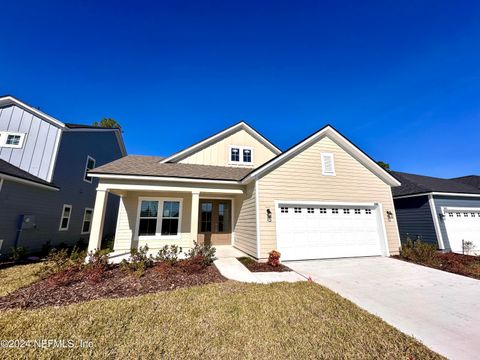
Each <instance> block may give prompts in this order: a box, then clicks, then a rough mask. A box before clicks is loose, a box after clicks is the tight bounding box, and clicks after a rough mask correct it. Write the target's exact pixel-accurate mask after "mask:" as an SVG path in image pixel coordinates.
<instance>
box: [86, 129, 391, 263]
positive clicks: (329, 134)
mask: <svg viewBox="0 0 480 360" xmlns="http://www.w3.org/2000/svg"><path fill="white" fill-rule="evenodd" d="M90 174H91V176H92V177H96V178H99V179H100V182H99V185H98V190H97V199H96V202H95V211H94V218H93V223H92V232H91V235H90V244H89V248H90V249H95V248H98V246H99V244H100V239H101V236H100V234H101V232H102V226H103V212H104V210H103V209H104V206H105V205H104V201H105V198H106V194H108V193H109V192H110V193H114V194H117V195H119V196H120V197H121V200H120V209H119V214H118V221H117V229H116V236H115V243H114V250H115V252H116V253H117V254H121V253H122V252H123V253H125V252H127V251H129V250H130V248H132V247H139V246H143V245H148V246H149V248H150V249H152V250H155V249H159V248H161V247H163V246H164V245H167V244H176V245H179V246H181V247H183V248H189V247H191V246H192V244H193V241H194V240H197V241H199V242H206V243H211V244H213V245H224V244H226V245H230V244H231V245H233V246H235V247H236V248H238V249H240V250H242V251H244V252H245V253H247V254H249V255H251V256H253V257H255V258H262V259H263V258H266V257H268V253H269V252H270V251H271V250H272V249H278V250H279V251H280V252H281V253H282V259H284V260H287V259H289V260H294V259H314V258H336V257H351V256H370V255H384V256H387V255H389V254H397V253H398V249H399V245H400V242H399V237H398V230H397V225H396V220H395V210H394V206H393V200H392V193H391V187H392V186H398V185H400V183H399V182H398V181H397V180H396V179H395V178H394V177H392V176H391V175H390V174H389V173H388V172H386V171H385V170H383V169H382V168H381V167H380V166H378V165H377V164H376V163H375V161H373V160H372V159H371V158H369V157H368V156H367V155H366V154H365V153H363V152H362V151H361V150H360V149H358V148H357V147H356V146H355V145H353V144H352V143H351V142H350V141H348V140H347V139H346V138H345V137H343V136H342V135H341V134H339V133H338V132H337V131H336V130H335V129H334V128H332V127H331V126H326V127H324V128H322V129H321V130H319V131H317V132H315V133H314V134H313V135H311V136H309V137H307V138H306V139H304V140H302V141H301V142H299V143H298V144H296V145H294V146H292V147H291V148H290V149H288V150H286V151H284V152H282V151H280V150H279V149H278V148H277V147H276V146H275V145H273V144H272V143H271V142H270V141H268V140H267V139H266V138H265V137H263V136H262V135H261V134H259V133H258V132H257V131H255V130H254V129H253V128H252V127H250V126H249V125H247V124H246V123H245V122H240V123H238V124H236V125H234V126H232V127H230V128H227V129H225V130H223V131H221V132H219V133H217V134H215V135H213V136H211V137H209V138H207V139H205V140H203V141H200V142H199V143H197V144H195V145H192V146H190V147H188V148H186V149H184V150H181V151H179V152H177V153H175V154H173V155H171V156H169V157H167V158H160V157H154V156H127V157H125V158H122V159H120V160H117V161H114V162H112V163H110V164H107V165H104V166H100V167H98V168H96V169H94V170H92V171H91V172H90Z"/></svg>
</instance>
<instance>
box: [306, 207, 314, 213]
mask: <svg viewBox="0 0 480 360" xmlns="http://www.w3.org/2000/svg"><path fill="white" fill-rule="evenodd" d="M314 212H315V211H314V209H313V208H307V213H308V214H313V213H314Z"/></svg>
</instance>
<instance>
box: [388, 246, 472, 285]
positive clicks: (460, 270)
mask: <svg viewBox="0 0 480 360" xmlns="http://www.w3.org/2000/svg"><path fill="white" fill-rule="evenodd" d="M394 258H396V259H399V260H404V261H408V262H412V263H415V264H419V265H424V266H428V267H431V268H434V269H438V270H443V271H447V272H451V273H454V274H458V275H463V276H468V277H471V278H473V279H478V280H480V256H470V255H462V254H457V253H453V252H447V253H441V252H438V253H436V254H435V257H434V259H432V260H431V261H429V262H422V261H412V260H410V259H406V258H403V257H401V256H398V255H396V256H394Z"/></svg>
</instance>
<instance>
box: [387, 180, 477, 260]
mask: <svg viewBox="0 0 480 360" xmlns="http://www.w3.org/2000/svg"><path fill="white" fill-rule="evenodd" d="M392 174H393V175H394V176H395V177H396V178H397V179H398V180H399V181H400V182H401V183H402V186H400V187H397V188H393V190H392V191H393V198H394V202H395V210H396V212H397V220H398V227H399V231H400V236H401V238H402V240H405V238H406V237H407V236H409V237H410V238H412V239H413V240H416V239H421V240H422V241H424V242H427V243H430V244H435V245H436V246H438V248H439V249H441V250H447V251H454V252H462V250H463V246H462V241H463V240H465V241H472V242H473V243H474V244H475V246H476V250H480V186H478V185H479V184H480V182H479V181H478V180H479V177H478V176H467V177H462V178H455V179H441V178H435V177H429V176H422V175H414V174H406V173H401V172H392Z"/></svg>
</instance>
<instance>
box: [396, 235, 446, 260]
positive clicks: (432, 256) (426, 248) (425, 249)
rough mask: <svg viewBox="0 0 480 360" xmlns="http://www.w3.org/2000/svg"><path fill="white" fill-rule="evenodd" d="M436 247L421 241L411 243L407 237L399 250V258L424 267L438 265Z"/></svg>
mask: <svg viewBox="0 0 480 360" xmlns="http://www.w3.org/2000/svg"><path fill="white" fill-rule="evenodd" d="M436 255H437V247H436V246H435V245H432V244H426V243H424V242H422V241H421V240H416V241H413V240H412V239H411V238H410V237H408V236H407V239H406V241H405V243H404V244H403V245H402V247H401V248H400V256H401V257H403V258H405V259H407V260H410V261H414V262H418V263H421V264H425V265H438V258H437V256H436Z"/></svg>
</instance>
